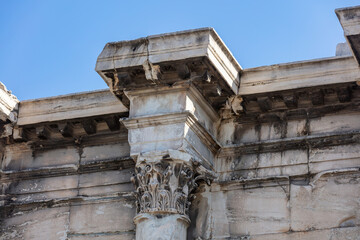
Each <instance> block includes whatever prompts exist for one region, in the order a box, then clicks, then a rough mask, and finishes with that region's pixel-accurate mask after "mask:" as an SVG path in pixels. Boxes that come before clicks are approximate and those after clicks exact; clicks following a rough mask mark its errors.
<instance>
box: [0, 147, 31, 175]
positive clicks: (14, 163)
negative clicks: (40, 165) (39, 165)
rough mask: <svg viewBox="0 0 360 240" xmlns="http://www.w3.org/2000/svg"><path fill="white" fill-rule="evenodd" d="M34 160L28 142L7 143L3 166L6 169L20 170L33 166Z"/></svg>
mask: <svg viewBox="0 0 360 240" xmlns="http://www.w3.org/2000/svg"><path fill="white" fill-rule="evenodd" d="M33 161H34V158H33V155H32V149H31V148H30V146H29V145H28V144H26V143H14V144H11V145H6V146H5V150H4V156H3V161H2V166H1V168H2V169H3V170H5V171H18V170H22V169H26V168H27V167H29V166H31V164H32V162H33Z"/></svg>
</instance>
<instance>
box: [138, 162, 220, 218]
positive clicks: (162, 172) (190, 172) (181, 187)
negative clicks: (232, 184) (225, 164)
mask: <svg viewBox="0 0 360 240" xmlns="http://www.w3.org/2000/svg"><path fill="white" fill-rule="evenodd" d="M213 176H215V175H214V174H212V173H211V171H209V170H207V169H205V168H204V167H202V166H200V165H199V164H197V163H195V164H194V162H191V163H188V162H179V161H172V160H171V159H169V160H163V159H162V160H160V161H156V162H146V161H142V162H140V163H137V164H136V167H135V175H134V176H133V177H132V178H131V181H132V182H133V183H134V185H135V188H136V191H135V196H136V202H137V212H138V213H178V214H181V215H185V216H187V215H188V210H189V207H190V204H191V202H190V199H191V195H192V192H193V191H194V190H195V189H196V187H197V186H198V184H197V181H199V180H205V181H206V182H207V183H208V184H209V181H210V179H213Z"/></svg>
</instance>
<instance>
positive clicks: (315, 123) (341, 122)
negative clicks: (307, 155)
mask: <svg viewBox="0 0 360 240" xmlns="http://www.w3.org/2000/svg"><path fill="white" fill-rule="evenodd" d="M359 117H360V116H359V114H356V113H344V114H336V115H327V116H324V117H320V118H315V119H311V120H310V133H311V134H312V135H313V134H324V133H334V132H348V131H354V130H360V121H359Z"/></svg>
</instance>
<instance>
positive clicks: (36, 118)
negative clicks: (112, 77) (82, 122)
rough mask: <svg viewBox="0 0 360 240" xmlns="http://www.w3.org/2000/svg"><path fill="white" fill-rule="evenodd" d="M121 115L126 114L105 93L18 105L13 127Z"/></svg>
mask: <svg viewBox="0 0 360 240" xmlns="http://www.w3.org/2000/svg"><path fill="white" fill-rule="evenodd" d="M125 112H128V109H127V108H126V107H125V106H124V105H123V104H122V103H121V102H119V101H118V100H117V99H116V97H114V95H113V94H111V93H110V92H109V90H108V89H105V90H99V91H93V92H83V93H77V94H68V95H62V96H56V97H50V98H41V99H34V100H27V101H21V102H20V107H19V117H18V121H17V125H19V126H24V125H31V124H38V123H46V122H54V121H65V120H66V121H69V120H71V119H77V118H87V117H94V116H101V115H106V114H121V113H125Z"/></svg>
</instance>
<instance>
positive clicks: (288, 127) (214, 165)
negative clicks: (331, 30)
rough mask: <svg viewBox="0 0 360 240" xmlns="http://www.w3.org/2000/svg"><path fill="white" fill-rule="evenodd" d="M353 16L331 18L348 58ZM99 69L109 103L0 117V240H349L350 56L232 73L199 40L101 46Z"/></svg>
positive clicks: (352, 212)
mask: <svg viewBox="0 0 360 240" xmlns="http://www.w3.org/2000/svg"><path fill="white" fill-rule="evenodd" d="M359 9H360V8H359V7H357V8H356V7H355V8H349V9H340V10H337V14H338V17H339V19H340V22H341V24H342V26H343V28H344V30H345V35H346V37H347V38H348V44H349V45H350V47H351V49H352V53H353V54H354V57H355V59H358V58H357V56H358V55H356V54H357V52H358V50H359V49H360V48H359V46H360V45H358V42H356V41H357V40H356V39H357V38H356V36H355V35H356V34H358V33H356V34H355V35H351V34H349V33H350V32H352V31H357V29H360V28H359V26H360V24H359V21H358V19H359V14H358V13H359ZM96 69H97V71H98V73H99V74H100V75H101V77H102V78H103V79H104V80H105V81H106V82H107V83H108V85H109V87H110V91H111V92H112V93H113V94H114V95H115V96H114V95H112V94H111V93H109V91H104V90H102V91H95V92H88V93H80V94H73V95H65V96H59V97H54V98H45V99H36V100H31V101H25V102H20V104H19V108H18V107H17V104H15V105H14V106H13V108H12V109H11V110H9V109H10V108H8V110H9V111H10V112H11V114H12V115H13V116H17V114H18V116H19V118H18V120H17V121H16V119H15V118H11V117H9V116H10V115H9V112H8V113H5V115H6V114H7V115H6V117H5V118H4V116H5V115H4V113H3V112H4V111H3V112H1V114H0V115H1V117H2V118H1V119H0V120H1V121H0V149H1V151H0V156H1V158H0V166H1V168H0V239H1V240H5V239H6V240H7V239H16V240H17V239H19V240H20V239H37V240H38V239H39V240H40V239H62V240H65V239H69V240H85V239H94V240H105V239H107V240H113V239H124V240H128V239H135V238H136V239H144V240H145V239H196V240H200V239H204V240H205V239H209V240H210V239H242V240H250V239H251V240H253V239H256V240H270V239H274V240H275V239H276V240H290V239H299V240H300V239H305V240H313V239H319V240H343V239H349V240H359V239H360V237H359V236H360V212H359V209H360V205H359V204H360V202H359V196H360V187H359V186H360V183H359V181H360V175H359V174H360V144H359V143H360V121H359V117H360V115H359V106H360V87H359V85H360V84H359V76H360V68H359V66H358V64H357V62H356V60H354V58H353V57H351V56H337V57H332V58H325V59H318V60H311V61H303V62H296V63H286V64H280V65H273V66H264V67H259V68H252V69H241V68H240V66H239V65H238V64H237V63H236V60H235V59H234V58H233V56H232V55H231V53H230V52H229V50H228V49H227V48H226V47H225V45H224V43H223V42H222V41H221V39H220V38H219V37H218V36H217V34H216V33H215V32H214V31H213V30H212V29H200V30H192V31H185V32H178V33H171V34H165V35H159V36H150V37H147V38H143V39H138V40H133V41H125V42H117V43H109V44H107V45H106V47H105V48H104V51H103V52H102V53H101V55H100V56H99V59H98V62H97V67H96ZM0 90H1V89H0ZM2 90H3V91H2V92H1V91H0V93H5V92H6V94H7V97H9V96H10V95H9V92H7V90H5V88H4V87H3V88H2ZM4 96H5V95H4ZM0 98H1V99H0V100H3V99H4V97H3V96H2V95H1V94H0ZM13 100H14V98H13ZM13 103H14V102H13ZM1 104H3V103H0V105H1ZM0 108H1V106H0ZM0 110H1V109H0ZM131 182H133V183H135V187H134V185H132V183H131Z"/></svg>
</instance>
